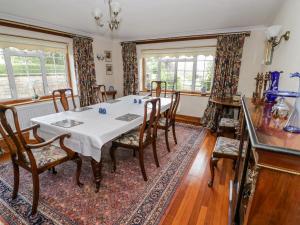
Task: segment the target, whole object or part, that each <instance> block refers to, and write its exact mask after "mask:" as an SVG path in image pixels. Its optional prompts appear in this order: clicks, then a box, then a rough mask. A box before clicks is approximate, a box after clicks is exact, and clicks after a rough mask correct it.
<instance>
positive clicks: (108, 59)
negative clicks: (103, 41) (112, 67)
mask: <svg viewBox="0 0 300 225" xmlns="http://www.w3.org/2000/svg"><path fill="white" fill-rule="evenodd" d="M104 57H105V62H111V61H112V56H111V51H104Z"/></svg>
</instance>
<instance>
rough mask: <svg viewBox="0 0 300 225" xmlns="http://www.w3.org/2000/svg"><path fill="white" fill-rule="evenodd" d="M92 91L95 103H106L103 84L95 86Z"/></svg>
mask: <svg viewBox="0 0 300 225" xmlns="http://www.w3.org/2000/svg"><path fill="white" fill-rule="evenodd" d="M93 90H94V91H95V92H96V96H97V103H101V102H106V101H107V93H106V87H105V85H104V84H100V85H95V86H94V87H93Z"/></svg>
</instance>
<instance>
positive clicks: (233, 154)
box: [208, 110, 245, 187]
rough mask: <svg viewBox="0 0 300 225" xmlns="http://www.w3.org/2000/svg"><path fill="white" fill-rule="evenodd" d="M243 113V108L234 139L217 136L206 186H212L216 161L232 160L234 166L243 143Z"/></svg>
mask: <svg viewBox="0 0 300 225" xmlns="http://www.w3.org/2000/svg"><path fill="white" fill-rule="evenodd" d="M244 123H245V119H244V113H243V110H241V112H240V116H239V128H238V129H237V130H236V135H235V139H234V138H228V137H221V136H219V137H217V140H216V143H215V147H214V150H213V152H212V155H211V159H210V172H211V178H210V180H209V182H208V186H209V187H212V186H213V182H214V178H215V167H217V163H218V161H219V160H220V159H221V158H223V159H231V160H233V168H235V166H236V162H237V160H238V157H239V152H240V148H243V147H244V146H243V143H242V145H241V143H240V138H241V137H242V136H243V132H244Z"/></svg>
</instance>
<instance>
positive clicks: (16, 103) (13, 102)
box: [0, 95, 78, 106]
mask: <svg viewBox="0 0 300 225" xmlns="http://www.w3.org/2000/svg"><path fill="white" fill-rule="evenodd" d="M76 97H78V95H74V98H76ZM68 98H70V97H68ZM49 101H52V95H48V96H43V97H41V98H40V99H39V100H32V99H15V100H9V101H3V102H1V101H0V104H3V105H7V106H22V105H29V104H36V103H41V102H49Z"/></svg>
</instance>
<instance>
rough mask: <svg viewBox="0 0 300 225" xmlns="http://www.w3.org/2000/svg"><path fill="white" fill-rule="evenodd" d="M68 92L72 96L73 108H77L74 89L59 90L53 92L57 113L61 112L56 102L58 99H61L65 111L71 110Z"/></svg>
mask: <svg viewBox="0 0 300 225" xmlns="http://www.w3.org/2000/svg"><path fill="white" fill-rule="evenodd" d="M67 92H69V93H70V94H71V97H72V103H73V107H74V109H75V108H76V104H75V99H74V94H73V89H71V88H65V89H57V90H54V91H53V92H52V99H53V103H54V108H55V111H56V112H59V110H58V106H57V102H56V101H57V98H59V100H60V103H61V105H62V107H63V109H64V111H68V110H70V107H69V102H68V97H67Z"/></svg>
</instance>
